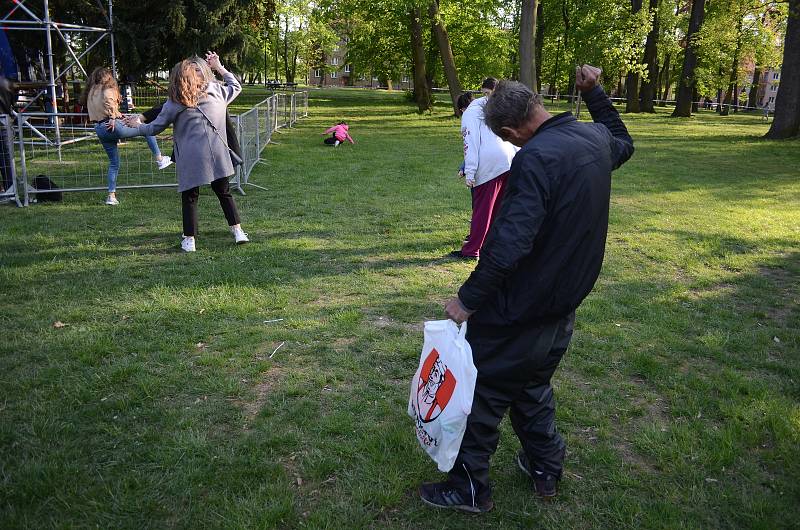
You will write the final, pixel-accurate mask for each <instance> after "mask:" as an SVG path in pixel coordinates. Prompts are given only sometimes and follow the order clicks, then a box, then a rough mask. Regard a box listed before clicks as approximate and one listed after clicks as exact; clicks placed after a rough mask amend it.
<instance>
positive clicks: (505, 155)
mask: <svg viewBox="0 0 800 530" xmlns="http://www.w3.org/2000/svg"><path fill="white" fill-rule="evenodd" d="M496 84H497V80H496V79H495V78H493V77H490V78H488V79H486V80H485V81H484V82H483V85H482V86H481V91H482V92H483V94H484V97H482V98H478V99H476V100H475V101H473V102H472V103H470V105H469V107H467V110H465V111H464V114H463V115H462V117H461V135H462V136H463V137H464V178H465V180H466V184H467V186H468V187H470V188H472V190H473V193H472V221H471V222H470V232H469V239H468V240H467V241H465V242H464V245H463V246H462V247H461V248H460V249H458V250H454V251H453V252H451V253H450V256H452V257H454V258H462V259H477V258H478V257H479V256H480V251H481V247H482V246H483V241H484V239H486V234H487V233H488V232H489V227H490V226H491V224H492V219H494V216H495V215H496V214H497V211H498V210H499V209H500V201H501V200H502V198H503V189H504V186H505V182H506V178H507V177H508V173H509V170H510V169H511V160H513V159H514V155H515V154H517V151H518V148H517V147H515V146H513V145H512V144H510V143H509V142H504V141H503V140H501V139H500V138H499V137H498V136H497V135H496V134H494V133H493V132H492V131H491V129H489V127H487V126H486V123H485V122H484V120H483V108H484V106H485V105H486V101H487V99H488V97H489V95H490V94H491V93H492V91H493V90H494V87H495V85H496Z"/></svg>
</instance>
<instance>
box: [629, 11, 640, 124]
mask: <svg viewBox="0 0 800 530" xmlns="http://www.w3.org/2000/svg"><path fill="white" fill-rule="evenodd" d="M641 9H642V0H631V13H633V14H634V15H635V14H636V13H638V12H639V11H641ZM625 96H626V97H627V102H626V103H625V112H639V73H638V72H628V76H627V77H626V78H625Z"/></svg>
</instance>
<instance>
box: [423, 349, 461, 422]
mask: <svg viewBox="0 0 800 530" xmlns="http://www.w3.org/2000/svg"><path fill="white" fill-rule="evenodd" d="M455 389H456V378H455V376H454V375H453V372H451V371H450V369H449V368H448V367H447V366H446V365H445V364H444V363H443V362H442V360H441V359H440V358H439V352H438V351H436V348H433V349H432V350H431V352H430V353H429V354H428V356H427V357H426V358H425V362H424V363H422V370H421V371H420V374H419V382H418V386H417V414H418V415H419V419H420V420H421V421H422V422H423V423H428V422H431V421H433V420H435V419H436V418H438V417H439V414H441V413H442V411H443V410H444V409H445V407H447V403H448V402H449V401H450V398H451V397H453V391H455Z"/></svg>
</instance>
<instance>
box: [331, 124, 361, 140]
mask: <svg viewBox="0 0 800 530" xmlns="http://www.w3.org/2000/svg"><path fill="white" fill-rule="evenodd" d="M348 129H350V127H349V126H348V125H347V124H344V123H340V124H339V125H334V126H333V127H331V128H330V129H328V130H327V131H325V134H328V133H333V135H334V136H335V137H336V139H337V140H339V141H340V142H344V141H345V140H349V141H350V143H351V144H354V143H355V142H354V141H353V139H352V138H351V137H350V133H348V132H347V130H348Z"/></svg>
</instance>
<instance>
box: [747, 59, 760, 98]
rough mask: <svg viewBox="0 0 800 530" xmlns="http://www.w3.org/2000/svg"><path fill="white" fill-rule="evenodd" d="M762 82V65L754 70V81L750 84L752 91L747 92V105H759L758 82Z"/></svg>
mask: <svg viewBox="0 0 800 530" xmlns="http://www.w3.org/2000/svg"><path fill="white" fill-rule="evenodd" d="M760 82H761V67H760V66H756V67H755V70H753V82H752V83H751V84H750V92H748V94H747V106H748V107H750V108H754V107H756V106H758V84H759V83H760Z"/></svg>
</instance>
